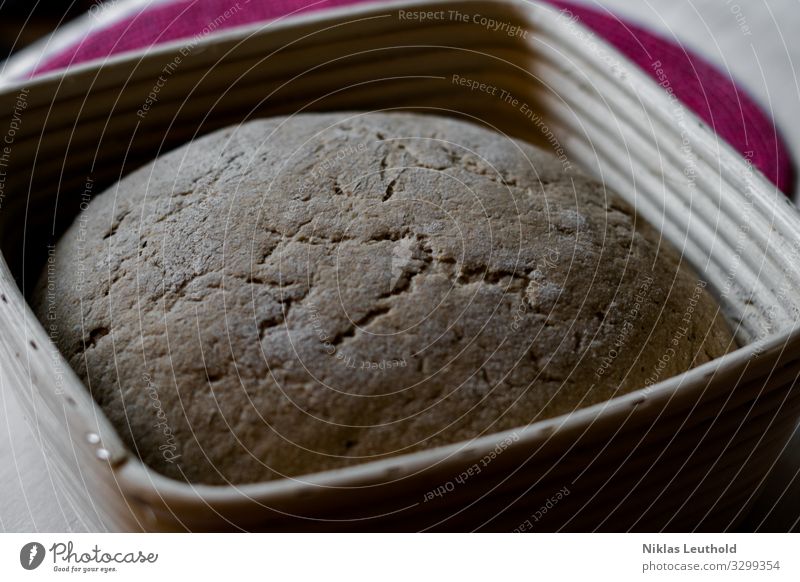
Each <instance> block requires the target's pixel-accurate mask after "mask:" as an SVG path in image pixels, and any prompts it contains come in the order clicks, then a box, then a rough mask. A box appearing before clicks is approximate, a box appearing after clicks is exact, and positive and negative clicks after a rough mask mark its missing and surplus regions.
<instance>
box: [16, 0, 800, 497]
mask: <svg viewBox="0 0 800 582" xmlns="http://www.w3.org/2000/svg"><path fill="white" fill-rule="evenodd" d="M457 1H458V3H459V4H462V5H463V4H469V5H470V6H489V5H492V6H494V7H495V8H499V9H502V7H503V6H505V7H514V8H519V7H520V6H522V5H524V6H525V7H526V8H527V9H535V10H536V11H539V12H541V13H542V14H550V15H551V17H552V16H553V15H555V14H558V9H556V8H554V7H552V6H548V5H545V4H538V3H534V2H531V1H529V0H520V1H515V0H501V1H500V2H490V1H487V0H457ZM454 4H455V3H454V2H448V1H447V0H444V1H441V0H438V1H436V2H430V1H427V0H392V1H391V2H389V3H386V4H380V5H374V4H364V5H358V6H355V7H339V8H333V9H329V10H322V11H315V12H311V13H304V14H300V15H296V16H293V17H291V18H286V19H279V20H278V21H273V22H271V23H269V25H267V26H266V27H265V26H264V24H250V25H244V26H241V27H236V28H233V29H229V30H225V31H222V32H218V33H215V34H211V35H208V37H205V38H202V39H200V40H199V42H198V46H203V47H206V48H208V47H211V46H214V45H219V44H221V43H227V42H234V41H237V40H238V41H241V40H243V39H246V38H248V37H249V36H251V35H254V34H274V33H275V32H277V31H281V30H284V31H285V30H291V29H293V28H295V27H299V26H304V25H309V24H319V23H324V22H328V21H333V20H336V19H337V18H340V17H342V16H348V17H352V16H357V15H369V14H374V13H383V12H387V11H391V10H396V9H397V8H400V7H426V8H430V7H431V6H436V5H444V6H453V5H454ZM537 14H538V12H537ZM596 42H597V43H599V44H602V45H603V46H604V48H606V49H607V50H608V52H609V53H611V54H614V55H615V56H618V58H619V60H620V61H621V62H625V63H627V62H628V61H627V59H626V58H625V57H624V56H623V55H621V53H619V52H618V51H616V49H614V48H613V47H612V46H611V45H609V44H608V43H607V42H605V41H603V40H602V39H596ZM185 44H186V41H185V40H183V41H174V42H171V43H165V44H164V45H160V46H158V47H157V48H152V49H148V50H147V51H131V52H127V53H122V54H119V55H114V56H112V57H110V58H107V59H102V60H96V61H90V62H86V63H81V64H79V65H77V66H75V67H71V68H69V69H67V70H59V71H53V72H50V73H46V74H43V75H41V76H38V77H36V78H34V79H27V80H17V81H15V82H14V83H11V84H9V85H7V86H4V87H3V88H2V89H1V90H0V98H2V97H3V96H11V95H13V94H15V93H16V92H18V91H19V90H20V89H21V88H33V87H36V86H40V87H46V86H53V85H56V84H57V85H59V86H60V85H61V84H62V83H64V84H69V83H70V82H74V81H75V80H76V79H79V78H80V77H81V76H83V75H86V74H88V73H94V72H97V71H98V70H100V69H103V68H112V67H116V66H120V65H129V64H131V63H135V62H138V61H140V59H141V58H142V56H143V54H144V53H145V52H146V53H147V56H148V58H149V57H154V58H156V57H158V56H165V55H172V54H174V51H175V49H176V48H179V47H181V46H183V45H185ZM626 73H627V74H628V79H627V82H629V83H633V84H635V85H636V86H637V89H643V90H645V91H646V92H647V94H648V96H652V97H653V99H655V100H656V103H654V104H653V107H654V108H658V107H666V106H668V101H667V97H666V95H665V94H663V92H661V91H660V90H658V87H657V85H656V83H655V81H653V80H652V79H650V78H649V77H647V76H645V75H644V74H643V73H641V71H638V69H636V68H635V67H631V68H630V70H627V71H626ZM686 115H687V116H690V118H691V119H692V120H693V121H696V122H697V123H693V124H692V126H693V128H692V131H693V132H695V134H696V135H693V137H697V136H701V138H700V139H703V136H704V138H705V139H713V140H714V144H715V147H716V148H717V150H718V152H719V156H720V160H721V165H725V166H726V168H734V169H738V170H741V169H742V168H743V167H744V160H742V159H741V158H740V156H739V155H738V153H736V152H735V150H733V148H732V146H730V145H729V144H727V143H726V142H724V141H722V140H719V139H718V138H717V137H716V136H711V135H710V129H709V128H708V127H707V126H706V125H705V124H703V123H702V121H700V120H699V118H698V117H697V116H696V115H695V114H694V113H693V112H691V111H690V110H687V111H686ZM751 172H752V178H751V180H752V182H754V184H753V185H752V191H753V192H754V194H755V195H754V206H755V208H756V210H757V211H758V212H764V211H765V210H767V209H769V208H770V206H769V204H770V200H769V195H768V193H769V192H774V191H775V190H776V187H775V186H774V185H772V184H771V183H769V182H768V181H767V179H766V177H765V176H763V174H761V172H760V171H758V170H757V169H756V168H752V169H751ZM779 195H781V194H780V193H779ZM781 196H782V195H781ZM776 204H777V203H776ZM776 207H777V206H776V205H775V206H773V213H771V216H772V217H773V219H774V220H776V221H779V222H780V223H781V225H782V226H783V227H784V228H785V229H787V230H791V231H793V232H796V233H800V214H798V213H797V212H796V211H795V212H787V213H779V212H774V209H775V208H776ZM0 260H2V261H4V259H3V258H2V257H1V255H0ZM779 262H780V263H781V264H783V263H785V261H783V260H781V261H779ZM20 296H21V293H20ZM23 302H24V304H23V308H24V310H25V315H26V316H27V317H26V320H27V321H25V325H26V326H34V327H36V329H35V335H36V338H37V339H38V340H42V338H45V339H46V340H47V341H50V344H51V345H50V346H49V347H51V348H54V344H52V341H51V340H50V338H49V336H48V335H47V333H46V332H45V330H44V328H43V326H42V325H41V324H40V323H39V322H38V320H37V319H36V318H35V317H34V316H33V315H32V312H31V309H30V307H29V305H28V304H27V302H25V301H24V298H23ZM26 340H27V338H26ZM797 345H800V323H799V322H797V321H795V322H794V323H793V324H792V325H791V326H790V327H789V328H788V329H784V330H782V331H779V332H776V333H771V334H769V335H767V336H766V337H764V338H760V339H758V340H756V341H752V342H750V343H748V344H746V345H742V346H740V347H738V348H737V349H735V350H734V351H732V352H730V353H728V354H726V355H724V356H722V357H720V358H717V359H714V360H712V361H709V362H706V363H704V364H702V365H700V366H697V367H695V368H692V369H690V370H687V371H685V372H683V373H681V374H678V375H676V376H672V377H669V378H664V379H662V380H660V381H658V382H657V383H655V384H653V385H652V386H649V387H647V388H642V389H639V390H636V391H633V392H631V393H628V394H625V395H621V396H617V397H614V398H612V399H610V400H607V401H604V402H600V403H597V404H594V405H592V406H589V407H586V408H582V409H579V410H577V411H574V412H571V413H567V414H564V415H560V416H557V417H553V418H547V419H543V420H540V421H537V422H535V423H533V424H530V425H528V426H525V427H520V428H517V429H510V430H506V431H501V432H495V433H491V434H487V435H484V436H481V437H478V438H476V439H472V440H469V441H462V442H459V443H453V444H450V445H444V446H440V447H435V448H430V449H426V450H422V451H418V452H413V453H406V454H402V455H397V456H393V457H390V458H386V459H380V460H374V461H368V462H364V463H359V464H356V465H352V466H349V467H345V468H340V469H334V470H328V471H323V472H318V473H310V474H306V475H301V476H297V477H286V478H281V479H275V480H271V481H264V482H257V483H246V484H238V485H237V484H229V485H204V484H195V483H186V482H183V481H178V480H176V479H172V478H169V477H166V476H164V475H161V474H160V473H158V472H156V471H155V470H153V469H151V468H150V467H149V466H147V465H146V464H145V463H144V462H143V461H141V460H140V459H139V458H138V457H137V456H136V455H135V454H134V453H132V452H131V451H130V450H128V449H127V447H123V451H124V454H123V455H122V456H121V457H119V458H115V460H114V463H113V464H112V470H113V473H114V478H115V479H116V480H117V481H118V482H119V483H120V484H121V485H124V486H126V487H128V488H129V490H130V492H131V493H132V494H135V495H138V496H140V497H145V498H146V499H147V501H149V502H157V501H158V500H162V496H165V495H169V496H170V498H171V499H172V500H185V501H197V500H202V501H204V502H208V503H214V504H217V503H219V504H225V503H239V502H241V501H242V499H243V498H248V499H250V500H254V499H260V500H263V499H266V498H276V497H283V496H286V495H295V494H296V492H297V489H298V487H305V486H314V487H315V488H317V489H319V490H322V491H324V490H326V489H341V488H347V489H350V488H353V487H355V486H357V485H355V483H369V482H371V481H381V482H385V476H386V473H387V471H388V470H390V469H394V468H397V466H398V465H400V464H403V465H404V467H406V468H409V467H413V468H414V470H421V469H424V468H429V467H431V466H433V465H436V464H438V463H446V462H447V461H448V460H451V459H455V458H456V457H458V455H459V453H463V452H464V451H466V450H470V451H473V453H475V454H480V452H481V451H486V450H491V449H492V448H494V447H495V446H496V445H497V444H498V443H499V442H502V441H503V440H505V439H508V438H509V436H512V435H515V434H516V435H517V436H518V437H519V438H518V441H515V444H514V446H523V445H524V446H525V447H530V446H531V445H534V444H537V443H541V442H544V441H547V440H549V439H551V438H565V439H566V438H569V435H571V434H574V433H575V432H579V431H581V430H588V429H587V427H589V428H591V427H595V428H597V427H600V428H603V427H605V426H608V425H609V424H613V423H614V422H617V421H619V419H620V418H622V417H623V416H625V417H627V416H630V410H631V407H632V406H638V407H640V408H641V409H645V408H648V407H650V408H655V407H658V406H659V405H663V404H665V403H668V402H670V401H671V400H672V399H673V398H675V397H679V398H689V397H692V396H695V395H697V394H698V392H700V391H702V390H703V389H705V388H706V387H707V386H708V384H709V383H710V382H712V381H713V382H715V383H722V382H724V381H725V380H726V378H727V377H728V376H735V375H738V374H740V373H741V371H742V370H743V369H744V368H745V367H746V366H747V365H748V363H750V362H752V361H754V359H756V357H757V356H758V357H761V356H765V355H766V354H770V355H775V356H776V357H778V358H781V357H783V354H784V353H785V352H786V351H787V350H791V349H792V348H793V347H795V346H797ZM67 367H68V365H67ZM81 385H82V383H81ZM643 390H647V398H646V401H642V391H643ZM89 400H90V401H91V402H90V406H91V408H92V412H93V415H94V417H95V418H96V419H100V420H101V422H102V423H104V424H107V425H108V426H110V422H109V421H108V419H107V418H106V416H105V414H104V413H103V412H102V410H101V409H100V407H99V405H98V404H97V403H96V402H94V400H92V399H91V398H89ZM112 430H114V429H112ZM114 432H115V433H116V431H115V430H114ZM404 470H405V469H404ZM348 483H350V485H348Z"/></svg>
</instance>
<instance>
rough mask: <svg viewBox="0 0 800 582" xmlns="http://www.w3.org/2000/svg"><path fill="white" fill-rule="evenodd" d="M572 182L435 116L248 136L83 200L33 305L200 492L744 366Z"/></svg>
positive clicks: (81, 368)
mask: <svg viewBox="0 0 800 582" xmlns="http://www.w3.org/2000/svg"><path fill="white" fill-rule="evenodd" d="M568 165H569V163H568V162H566V161H564V160H561V161H560V160H558V159H556V158H555V157H554V156H553V155H551V154H550V153H548V152H545V151H543V150H540V149H538V148H535V147H533V146H531V145H528V144H526V143H523V142H520V141H516V140H512V139H509V138H508V137H505V136H503V135H500V134H498V133H495V132H492V131H490V130H488V129H484V128H482V127H478V126H476V125H472V124H469V123H466V122H463V121H456V120H452V119H447V118H441V117H433V116H425V115H418V114H410V113H335V114H304V115H296V116H290V117H278V118H271V119H264V120H257V121H251V122H248V123H245V124H242V125H240V126H235V127H230V128H227V129H224V130H221V131H217V132H215V133H213V134H211V135H208V136H205V137H203V138H201V139H197V140H196V141H194V142H192V143H190V144H188V145H185V146H183V147H181V148H179V149H177V150H175V151H173V152H171V153H168V154H166V155H163V156H161V157H159V158H158V159H157V160H155V161H154V162H152V163H151V164H149V165H147V166H145V167H143V168H141V169H139V170H138V171H136V172H134V173H132V174H130V175H129V176H127V177H125V178H124V179H122V180H121V181H120V182H119V183H117V184H116V185H115V186H113V187H111V188H110V189H108V190H107V191H105V192H104V193H102V194H100V195H98V196H97V197H96V198H95V199H94V200H92V202H91V203H90V204H89V205H88V208H86V209H85V211H84V212H82V214H81V215H80V216H79V217H78V218H77V219H76V221H75V223H74V224H73V225H72V226H71V228H70V229H69V230H68V231H67V232H66V234H65V235H64V236H63V238H62V239H61V240H60V241H59V243H58V244H57V247H56V250H55V253H54V266H53V267H52V268H51V269H50V271H49V273H48V270H45V272H44V273H43V274H42V277H41V280H40V282H39V285H38V288H37V291H36V293H35V297H34V306H35V309H36V310H37V313H39V315H40V317H41V318H43V320H44V318H45V317H46V316H47V309H46V305H45V301H44V296H45V288H46V287H47V285H48V284H50V285H54V288H55V294H56V295H55V296H56V297H57V298H58V304H57V306H56V310H55V319H53V318H52V317H53V316H51V318H50V319H49V320H48V321H47V324H48V325H49V326H51V325H53V324H55V325H57V327H58V330H59V333H58V336H57V338H58V339H57V343H58V347H59V348H60V350H61V352H62V353H63V354H64V356H66V358H67V360H68V361H69V363H70V364H71V365H72V366H73V367H74V369H75V370H76V371H77V372H78V374H79V375H80V377H81V378H82V379H83V380H84V381H85V383H86V385H87V387H88V388H89V390H90V391H91V393H92V395H93V396H94V398H95V399H96V400H97V402H98V403H99V404H100V406H101V407H102V409H103V410H104V411H105V413H106V414H107V415H108V417H109V418H110V419H111V421H112V422H113V424H114V425H115V426H116V427H117V429H118V430H119V432H120V434H121V435H122V437H123V439H124V440H125V441H126V442H127V443H128V445H129V446H130V447H131V448H132V450H133V451H135V452H136V453H137V454H138V455H139V456H140V457H141V458H142V459H143V461H145V462H146V463H147V464H148V465H150V466H151V467H152V468H154V469H156V470H157V471H159V472H161V473H163V474H166V475H168V476H171V477H175V478H179V479H186V480H188V481H191V482H198V483H209V484H220V483H230V482H232V483H245V482H254V481H263V480H269V479H274V478H278V477H281V476H296V475H300V474H306V473H311V472H316V471H321V470H326V469H332V468H338V467H343V466H346V465H350V464H354V463H363V462H366V461H370V460H375V459H380V458H385V457H386V456H389V455H397V454H401V453H407V452H410V451H414V450H419V449H422V448H428V447H434V446H438V445H444V444H449V443H455V442H458V441H462V440H467V439H472V438H474V437H479V436H482V435H486V434H490V433H492V432H497V431H501V430H505V429H511V428H514V427H521V426H525V425H527V424H529V423H532V422H536V421H537V420H540V419H543V418H547V417H552V416H554V415H560V414H563V413H569V412H571V411H573V410H576V409H578V408H580V407H585V406H587V405H591V404H595V403H598V402H602V401H605V400H607V399H609V398H612V397H614V396H616V395H620V394H623V393H626V392H629V391H631V390H635V389H638V388H642V387H643V386H645V385H647V384H651V383H653V382H657V381H659V380H663V379H665V378H668V377H670V376H672V375H675V374H678V373H680V372H683V371H685V370H687V369H689V368H691V367H692V366H696V365H698V364H701V363H703V362H706V361H708V360H710V359H712V358H716V357H718V356H721V355H722V354H724V353H726V352H727V351H728V350H729V349H731V348H732V347H733V346H734V344H733V340H732V337H731V334H730V331H729V329H728V327H727V326H726V324H725V322H724V319H723V317H722V315H721V314H720V312H719V308H718V306H717V304H716V302H715V301H714V300H713V299H712V297H711V296H710V295H709V293H707V291H706V290H705V289H704V285H703V282H702V281H698V279H697V278H696V276H695V275H693V274H692V273H691V271H690V270H688V269H687V268H686V267H685V266H684V265H682V264H681V260H680V255H679V254H678V253H676V252H675V251H674V250H673V249H672V248H671V247H670V246H669V245H668V244H666V241H664V240H662V239H661V238H660V237H659V236H658V234H657V233H656V232H655V231H654V230H652V229H651V228H649V227H647V226H646V225H645V224H642V221H641V220H638V221H637V219H636V217H635V213H634V212H633V211H632V210H631V208H630V207H629V206H627V205H626V204H625V203H623V202H622V201H621V200H620V199H619V198H617V197H616V195H614V194H612V193H610V192H608V191H607V190H606V189H605V188H604V187H603V185H602V184H600V183H598V182H596V181H594V180H591V179H589V178H587V177H585V176H584V175H582V174H581V173H579V172H578V171H576V170H574V169H571V168H569V167H565V166H568ZM51 289H52V288H51Z"/></svg>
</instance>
